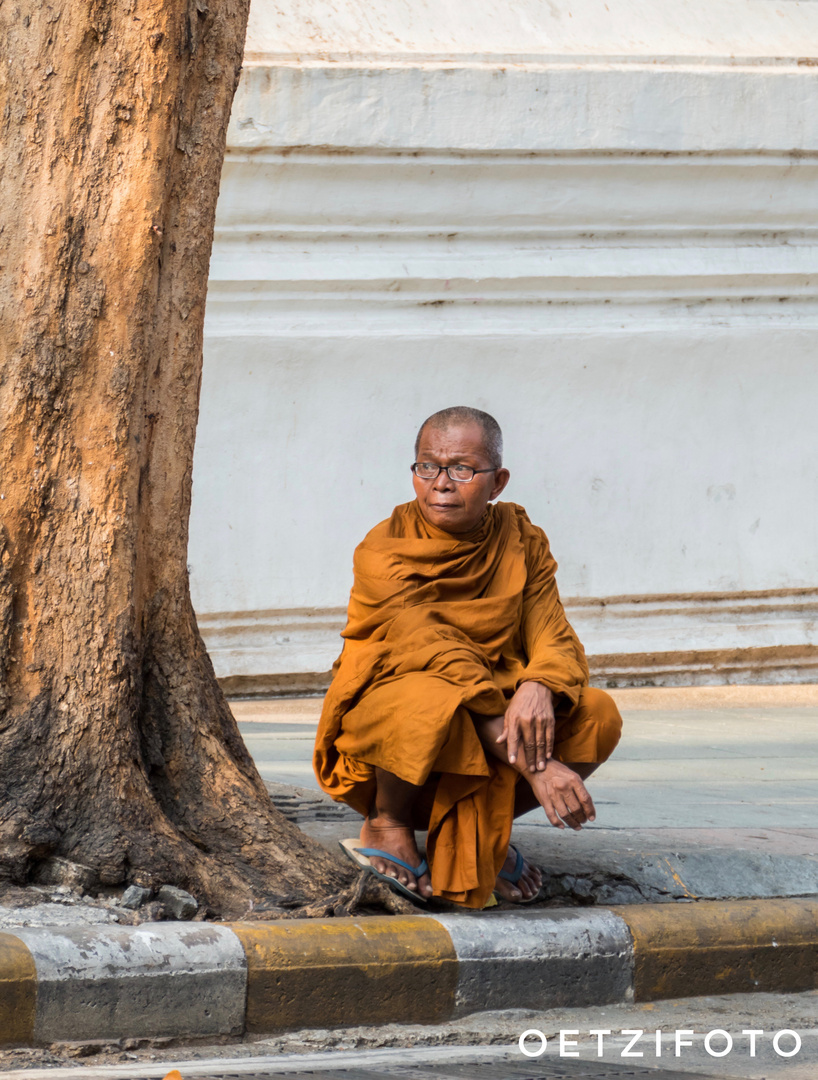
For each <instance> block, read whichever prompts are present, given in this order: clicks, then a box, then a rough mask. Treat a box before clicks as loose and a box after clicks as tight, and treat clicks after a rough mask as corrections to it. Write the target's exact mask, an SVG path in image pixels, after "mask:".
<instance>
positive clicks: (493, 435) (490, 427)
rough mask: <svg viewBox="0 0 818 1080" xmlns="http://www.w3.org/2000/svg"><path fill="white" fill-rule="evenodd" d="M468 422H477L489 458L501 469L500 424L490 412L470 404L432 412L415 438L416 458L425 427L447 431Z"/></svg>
mask: <svg viewBox="0 0 818 1080" xmlns="http://www.w3.org/2000/svg"><path fill="white" fill-rule="evenodd" d="M466 424H477V425H478V426H479V427H480V430H481V431H482V432H483V446H484V447H485V451H486V454H487V456H488V459H489V461H490V462H491V464H492V465H493V466H494V467H495V468H498V469H499V468H500V466H501V465H502V464H503V433H502V431H501V430H500V425H499V424H498V423H497V421H496V420H495V419H494V417H493V416H491V415H490V414H489V413H487V412H483V410H482V409H472V408H470V407H469V406H468V405H453V406H452V407H451V408H449V409H441V410H440V412H436V413H432V415H431V416H430V417H428V418H427V419H426V420H424V421H423V423H422V424H421V425H420V430H419V431H418V434H417V438H416V439H415V458H417V456H418V450H419V448H420V439H421V436H422V435H423V431H424V429H425V428H427V427H430V428H435V429H436V430H438V431H446V430H448V429H449V428H452V427H463V426H465V425H466Z"/></svg>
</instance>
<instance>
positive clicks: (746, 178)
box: [206, 153, 818, 337]
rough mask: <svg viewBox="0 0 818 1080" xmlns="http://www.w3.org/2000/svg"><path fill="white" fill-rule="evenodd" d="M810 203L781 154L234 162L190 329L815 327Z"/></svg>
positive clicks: (813, 205)
mask: <svg viewBox="0 0 818 1080" xmlns="http://www.w3.org/2000/svg"><path fill="white" fill-rule="evenodd" d="M816 193H818V160H817V159H812V158H807V159H804V158H797V159H796V158H793V157H792V156H791V155H766V156H764V155H762V156H758V155H754V156H750V157H743V156H742V155H715V156H708V155H700V156H695V155H680V156H675V157H673V156H672V157H669V158H667V159H662V160H657V159H655V158H653V157H650V156H643V157H639V156H635V155H630V156H629V155H623V154H615V155H595V154H587V155H572V156H560V155H556V156H553V155H547V154H540V155H528V156H514V155H508V154H499V155H497V156H494V157H493V156H491V155H474V154H455V153H451V154H434V155H419V156H418V155H405V154H391V155H389V154H380V155H373V154H371V153H366V154H337V155H333V154H324V155H321V154H316V153H308V154H297V153H296V154H273V153H264V154H259V155H253V154H246V153H233V154H232V155H230V156H228V159H227V161H226V163H225V170H224V176H223V185H222V193H221V197H220V202H219V210H218V216H217V227H216V239H215V244H214V249H213V258H212V262H211V277H210V286H209V294H208V305H207V323H206V332H207V334H208V335H209V336H237V337H240V336H246V335H248V334H268V335H271V336H277V335H280V336H299V335H303V336H311V335H324V336H326V335H330V334H338V333H345V332H346V333H355V334H362V335H363V334H372V335H379V334H387V335H394V334H400V333H407V334H415V333H420V334H427V335H428V334H438V333H442V332H446V333H461V334H469V333H477V334H483V333H497V334H515V333H516V334H519V335H526V334H536V333H543V332H550V333H554V332H557V333H559V332H562V331H563V330H565V329H566V328H570V327H571V326H581V327H582V328H585V329H590V328H593V327H595V326H600V327H606V326H610V327H616V326H617V325H618V326H619V327H620V328H622V327H623V324H624V325H625V326H627V328H628V332H641V328H642V327H644V328H648V329H652V328H655V327H657V326H662V325H663V326H665V327H667V326H668V325H669V324H670V323H672V322H673V320H674V319H676V320H678V319H679V318H684V319H685V320H686V322H688V323H689V322H690V321H691V320H692V321H694V322H695V321H696V320H698V321H700V322H702V323H703V324H706V325H715V326H720V325H721V326H724V325H727V324H728V323H733V324H741V323H746V322H747V321H748V320H756V321H761V322H764V323H768V324H769V323H775V324H776V325H782V326H783V327H786V328H788V329H789V328H793V327H798V326H809V327H811V328H814V327H815V325H816V321H818V295H816V290H815V281H816V280H818V230H816V229H815V228H814V226H813V224H812V223H813V222H814V221H815V220H816V217H817V216H818V194H816ZM466 196H467V197H466ZM623 308H624V309H625V310H623ZM546 309H547V312H548V314H547V318H546V317H544V312H545V310H546ZM725 320H726V322H725Z"/></svg>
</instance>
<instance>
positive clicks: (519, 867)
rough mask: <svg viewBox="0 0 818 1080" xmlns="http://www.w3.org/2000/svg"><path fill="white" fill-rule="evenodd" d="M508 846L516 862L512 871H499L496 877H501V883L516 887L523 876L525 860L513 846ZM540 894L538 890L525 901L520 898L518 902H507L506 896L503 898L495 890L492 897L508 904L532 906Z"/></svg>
mask: <svg viewBox="0 0 818 1080" xmlns="http://www.w3.org/2000/svg"><path fill="white" fill-rule="evenodd" d="M508 846H509V847H510V848H511V850H512V851H513V852H514V854H515V855H516V856H517V861H516V863H515V864H514V869H513V870H500V871H499V873H498V874H497V877H501V878H502V879H503V881H508V882H510V883H511V884H512V885H516V884H517V882H518V881H519V880H520V878H521V877H522V876H523V870H524V869H525V859H524V858H523V856H522V854H521V853H520V852H519V851H518V850H517V848H516V847H515V846H514V845H513V844H509V845H508ZM541 892H542V889H540V890H539V891H538V892H535V893H534V895H533V896H529V897H528V899H527V900H525V899H523V897H522V896H521V897H520V899H519V900H509V899H508V897H507V896H503V895H502V894H501V893H498V892H497V890H496V889H495V891H494V896H496V897H497V899H498V900H505V901H506V902H507V903H509V904H533V903H534V901H535V900H539V898H540V893H541Z"/></svg>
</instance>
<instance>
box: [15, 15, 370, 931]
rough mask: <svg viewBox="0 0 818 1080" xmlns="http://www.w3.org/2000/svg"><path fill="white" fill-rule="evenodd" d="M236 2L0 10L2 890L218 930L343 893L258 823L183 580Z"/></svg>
mask: <svg viewBox="0 0 818 1080" xmlns="http://www.w3.org/2000/svg"><path fill="white" fill-rule="evenodd" d="M248 4H249V0H0V40H2V41H3V43H4V45H3V51H2V63H0V131H2V143H3V153H2V160H1V161H0V191H2V205H3V210H2V215H3V219H4V222H3V225H2V228H0V795H1V801H0V876H3V877H5V878H6V880H9V879H10V880H12V881H15V882H24V881H26V880H28V879H30V876H31V875H32V873H33V872H35V871H36V870H37V867H38V864H40V863H42V862H43V861H44V860H49V859H52V858H53V857H55V856H62V857H66V858H69V859H71V860H73V861H75V862H79V863H83V864H85V865H88V866H90V867H92V868H93V869H94V870H96V872H97V873H98V876H99V880H100V882H101V883H103V884H118V883H124V882H130V881H134V880H137V881H140V882H143V883H146V882H147V883H153V884H156V883H159V882H172V883H175V884H177V885H180V886H182V887H185V888H187V889H189V890H190V891H192V892H193V893H194V894H196V895H197V896H198V897H199V898H200V900H202V901H203V902H204V903H205V904H207V905H208V906H209V908H210V909H211V911H214V912H221V913H224V914H238V913H241V912H243V911H245V910H247V909H248V907H249V906H250V904H251V902H252V901H255V902H256V903H258V902H259V901H267V902H268V903H269V902H271V901H272V902H273V903H274V902H275V900H276V897H280V896H281V895H282V894H290V893H293V892H296V893H299V894H301V895H303V896H304V897H306V898H314V897H316V896H320V895H322V894H324V895H325V894H326V893H328V892H332V891H333V890H337V889H338V888H342V887H343V886H344V885H347V884H349V880H350V879H349V875H348V874H347V872H346V871H345V870H344V869H343V868H342V867H341V865H340V864H339V863H337V862H335V861H334V860H332V859H331V858H330V857H329V856H328V855H327V854H326V853H325V852H323V850H322V849H320V848H319V847H318V846H317V845H315V844H314V843H312V842H311V841H310V840H308V838H306V837H305V836H303V834H301V833H300V832H299V831H298V830H297V829H296V828H295V826H292V825H290V824H289V823H288V822H286V821H285V820H284V819H283V818H282V817H281V816H280V815H279V814H278V813H277V812H276V811H275V809H274V807H273V806H272V804H271V802H270V799H269V797H268V795H267V792H266V790H265V788H264V785H263V783H262V781H261V779H260V778H259V776H258V773H257V772H256V769H255V767H254V765H253V763H252V761H251V759H250V758H249V755H248V754H247V751H246V749H245V747H244V745H243V743H242V741H241V738H240V736H239V733H238V731H237V728H236V725H235V723H234V721H233V718H232V716H231V713H230V711H229V708H228V707H227V704H226V702H225V700H224V698H223V696H222V694H221V692H220V690H219V688H218V685H217V683H216V680H215V677H214V674H213V669H212V666H211V664H210V661H209V659H208V657H207V654H206V651H205V649H204V646H203V644H202V641H201V638H200V636H199V633H198V630H197V627H196V620H195V617H194V613H193V609H192V607H191V602H190V596H189V589H188V578H187V568H186V555H187V538H188V533H187V522H188V511H189V507H190V494H191V466H192V458H193V441H194V432H195V425H196V418H197V410H198V397H199V383H200V374H201V356H202V325H203V317H204V302H205V293H206V283H207V273H208V263H209V259H210V249H211V242H212V234H213V222H214V216H215V207H216V196H217V193H218V187H219V176H220V172H221V165H222V159H223V155H224V148H225V133H226V128H227V121H228V117H229V112H230V106H231V102H232V98H233V93H234V90H235V87H236V83H237V80H238V75H239V69H240V66H241V60H242V50H243V44H244V33H245V25H246V20H247V8H248Z"/></svg>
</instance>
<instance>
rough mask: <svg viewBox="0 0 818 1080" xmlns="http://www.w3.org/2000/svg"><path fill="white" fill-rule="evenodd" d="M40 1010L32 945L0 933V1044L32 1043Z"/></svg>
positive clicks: (24, 1044)
mask: <svg viewBox="0 0 818 1080" xmlns="http://www.w3.org/2000/svg"><path fill="white" fill-rule="evenodd" d="M36 1009H37V968H36V967H35V965H34V957H33V956H32V955H31V953H30V952H29V951H28V947H27V946H26V945H25V944H23V942H22V941H20V939H19V938H16V937H14V935H13V934H0V1045H3V1046H18V1045H22V1046H31V1044H32V1043H33V1042H34V1016H35V1013H36Z"/></svg>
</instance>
